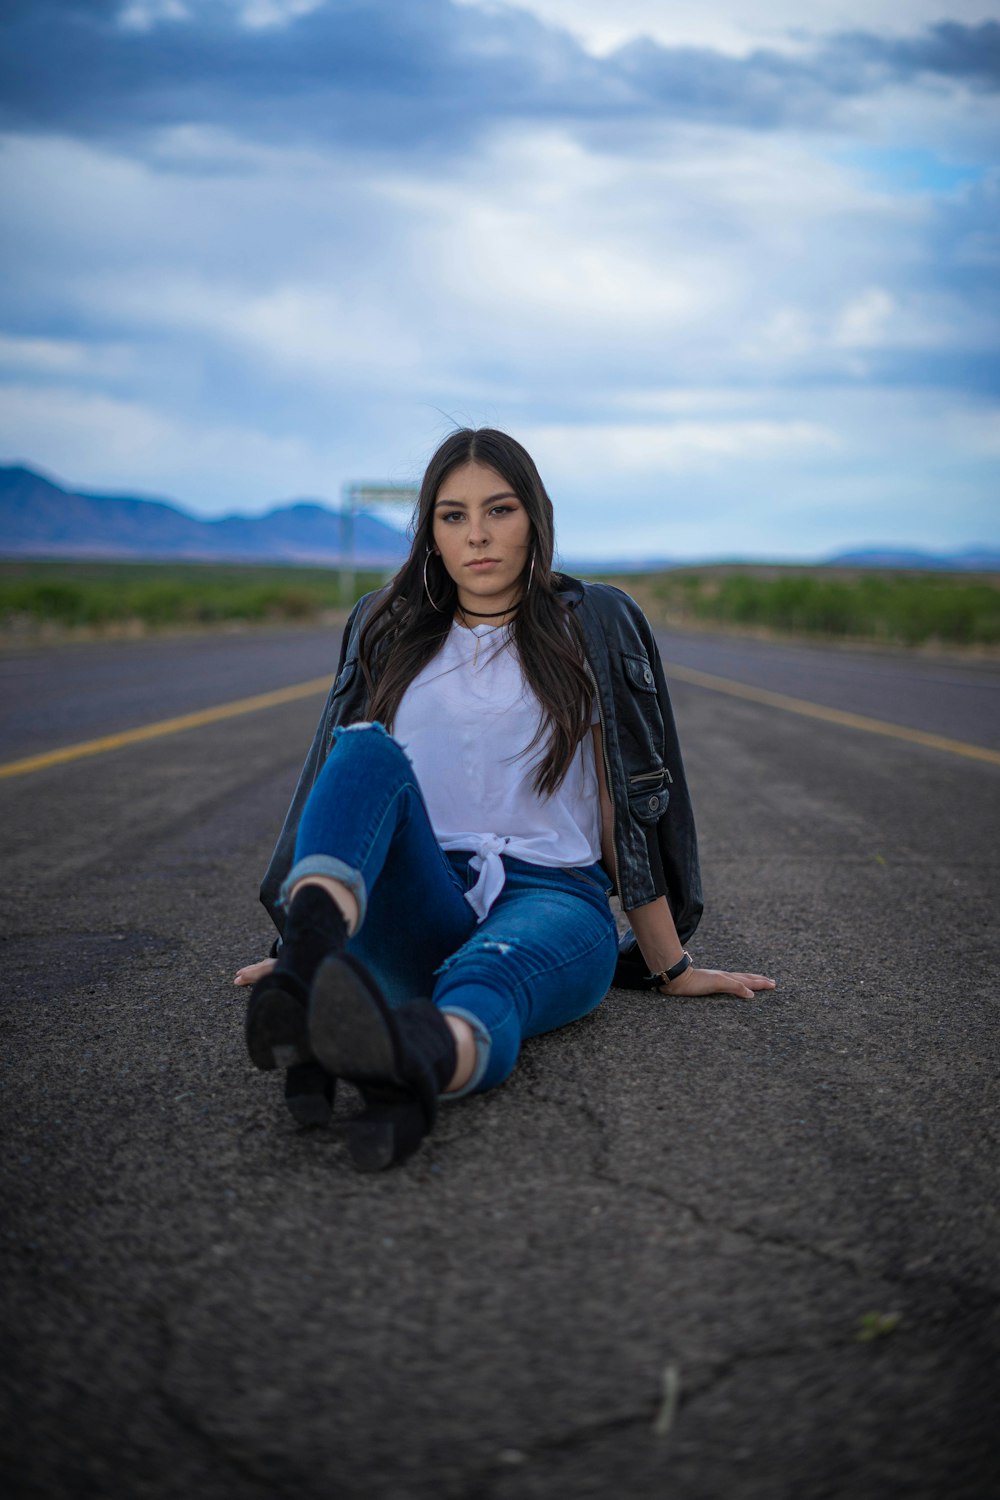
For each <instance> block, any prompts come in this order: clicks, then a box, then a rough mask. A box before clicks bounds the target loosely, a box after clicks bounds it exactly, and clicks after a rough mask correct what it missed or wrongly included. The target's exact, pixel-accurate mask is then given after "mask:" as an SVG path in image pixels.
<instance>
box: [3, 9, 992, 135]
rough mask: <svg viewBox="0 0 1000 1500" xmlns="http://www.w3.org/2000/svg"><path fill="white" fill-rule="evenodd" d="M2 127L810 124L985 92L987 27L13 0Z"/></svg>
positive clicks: (261, 131)
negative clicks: (614, 26) (630, 28)
mask: <svg viewBox="0 0 1000 1500" xmlns="http://www.w3.org/2000/svg"><path fill="white" fill-rule="evenodd" d="M0 59H2V61H0V99H2V101H3V103H2V106H0V126H2V127H4V128H6V129H8V130H15V131H36V132H37V131H53V130H54V131H60V132H64V133H69V134H75V135H78V136H81V137H91V138H106V139H116V140H119V141H121V142H129V143H130V144H131V145H132V146H133V147H134V148H138V147H139V146H142V145H145V144H146V143H148V140H149V138H150V135H151V133H155V132H157V131H160V130H163V129H165V128H168V127H171V126H176V125H184V124H197V125H201V126H224V127H226V128H228V129H236V130H238V131H239V132H240V133H241V134H244V135H246V136H248V137H250V138H253V139H257V140H269V141H272V142H279V141H283V142H295V141H297V142H309V141H312V142H339V143H341V144H346V143H350V144H351V145H352V146H354V147H355V148H364V149H368V150H376V151H378V150H389V149H392V150H394V151H400V150H402V151H406V152H407V153H408V154H414V153H419V152H420V151H426V150H428V149H430V148H431V147H433V148H434V149H435V150H436V151H438V152H442V153H447V152H449V151H455V150H466V149H468V147H469V145H470V143H471V142H472V141H473V140H474V139H476V137H477V136H480V135H481V134H482V133H483V132H484V131H486V130H488V129H489V128H490V127H491V126H493V125H496V124H500V123H502V122H504V121H508V122H509V121H514V120H521V121H529V120H530V121H534V122H538V123H541V122H545V121H552V120H555V119H559V120H561V121H562V122H563V123H564V124H566V125H569V123H570V122H575V123H576V124H577V125H578V126H579V127H580V128H583V127H584V126H589V127H590V128H594V127H595V126H596V125H597V124H603V126H604V127H605V128H608V129H610V128H614V127H615V126H616V125H620V124H621V123H622V122H632V123H633V124H640V123H643V122H646V123H648V122H650V121H656V120H671V119H673V120H699V121H705V122H711V123H716V124H719V123H726V124H730V125H735V124H739V125H742V126H747V127H750V128H754V129H760V128H775V127H777V126H779V125H781V124H787V123H797V124H799V125H809V126H810V127H812V128H817V127H819V126H820V125H822V124H823V123H824V122H826V121H828V120H829V119H831V118H832V117H834V116H835V114H836V112H837V110H838V109H839V108H840V107H841V105H842V104H843V103H844V101H846V100H850V99H853V98H856V97H864V96H868V95H872V94H878V93H879V92H880V91H882V90H884V89H886V88H887V87H889V86H891V85H894V84H896V83H898V82H899V81H900V80H905V79H909V80H932V81H934V82H935V84H937V85H941V84H946V83H949V82H950V83H952V84H955V85H959V84H960V85H964V86H967V87H974V88H976V89H978V90H981V91H987V90H989V91H994V90H996V88H997V86H998V84H1000V25H998V24H997V23H996V22H993V21H987V22H984V23H982V24H980V25H978V26H967V25H961V24H958V23H956V22H946V23H941V24H939V25H936V26H933V27H931V28H930V29H929V30H927V31H924V32H922V33H921V34H919V35H916V36H912V37H902V38H900V37H884V36H877V35H871V34H868V33H865V32H862V31H858V32H854V33H850V34H847V35H833V36H830V37H824V38H821V39H819V40H818V41H816V42H815V43H814V44H812V45H808V44H805V43H803V44H802V46H801V47H800V50H799V51H797V52H796V53H795V54H794V55H789V54H788V53H787V52H780V51H776V50H767V49H760V50H757V51H754V52H752V53H750V54H749V55H747V56H745V57H733V56H728V55H726V54H724V53H721V52H718V51H714V50H712V49H710V48H707V47H689V46H688V47H676V46H666V45H664V44H663V43H661V42H658V41H654V40H652V39H651V38H648V37H642V38H638V39H635V40H632V41H630V42H628V43H627V44H625V45H624V46H622V47H620V48H619V49H618V50H617V51H615V52H613V53H611V54H610V55H608V56H605V57H594V56H592V55H591V54H589V53H588V52H587V51H585V49H584V48H583V47H582V46H581V45H580V44H579V42H578V41H576V40H575V38H574V37H573V36H571V35H570V34H569V33H568V32H566V31H562V30H558V29H555V28H553V27H549V26H545V25H543V24H542V23H541V22H540V21H538V20H537V19H536V18H535V17H533V16H531V15H529V14H528V13H526V12H525V11H522V10H520V9H516V8H490V9H486V10H483V9H480V8H478V7H476V8H470V7H468V6H456V5H455V4H452V3H450V0H421V3H420V4H418V5H407V6H405V7H402V6H400V5H399V4H397V3H396V0H367V3H365V4H364V5H359V4H344V3H327V4H306V3H298V4H296V3H287V0H286V3H283V4H282V3H278V0H254V3H244V4H241V5H235V6H234V5H226V4H222V3H220V0H215V3H211V4H201V5H198V6H197V7H194V6H185V5H184V4H183V3H181V0H133V3H131V4H130V5H128V6H125V7H122V8H115V7H113V6H110V5H107V4H98V5H94V6H83V5H80V4H75V3H72V0H64V3H60V0H39V3H37V4H32V5H25V4H23V3H19V4H17V3H16V4H14V5H13V6H11V7H10V8H8V10H6V11H5V13H4V19H3V23H2V29H0Z"/></svg>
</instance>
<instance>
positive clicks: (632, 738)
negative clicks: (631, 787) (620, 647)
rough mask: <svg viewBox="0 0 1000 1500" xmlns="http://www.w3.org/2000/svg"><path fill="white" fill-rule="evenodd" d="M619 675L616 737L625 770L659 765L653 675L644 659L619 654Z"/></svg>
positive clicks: (660, 746) (659, 737)
mask: <svg viewBox="0 0 1000 1500" xmlns="http://www.w3.org/2000/svg"><path fill="white" fill-rule="evenodd" d="M621 663H622V673H621V677H620V679H619V687H618V692H617V701H618V705H619V712H618V737H619V742H620V744H621V748H622V754H623V758H624V761H625V766H626V769H627V770H628V772H629V774H630V776H631V775H632V774H634V773H633V772H632V767H635V768H636V769H639V768H645V767H647V766H657V765H662V763H663V741H664V734H663V713H662V711H661V709H660V696H659V693H658V692H657V690H656V674H655V672H654V671H653V667H652V664H651V662H650V661H649V659H648V657H646V656H640V655H638V654H637V653H634V652H628V651H623V652H622V653H621Z"/></svg>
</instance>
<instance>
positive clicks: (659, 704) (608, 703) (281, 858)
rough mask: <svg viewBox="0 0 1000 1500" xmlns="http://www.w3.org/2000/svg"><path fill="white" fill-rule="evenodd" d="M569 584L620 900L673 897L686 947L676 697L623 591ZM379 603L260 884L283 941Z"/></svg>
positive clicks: (355, 632) (347, 643)
mask: <svg viewBox="0 0 1000 1500" xmlns="http://www.w3.org/2000/svg"><path fill="white" fill-rule="evenodd" d="M560 583H561V587H560V595H561V597H562V599H563V600H564V602H565V603H566V604H567V605H568V606H569V607H570V608H571V609H572V610H574V611H575V614H576V618H577V620H578V621H579V623H580V626H581V627H582V630H583V637H584V641H585V645H586V655H587V662H588V665H589V667H590V672H591V676H592V677H593V679H594V685H595V688H596V697H597V704H598V708H599V711H600V717H601V725H602V728H603V733H604V754H605V762H606V770H607V779H608V786H609V788H610V790H611V795H612V798H613V800H614V807H615V855H616V858H617V864H618V898H619V900H620V901H621V904H622V906H623V907H624V908H625V910H626V911H628V910H630V909H631V908H632V907H633V906H644V905H645V904H646V903H647V902H649V901H654V900H655V899H656V897H657V896H666V897H667V900H668V901H669V903H670V909H671V911H672V912H673V917H674V921H675V923H676V925H677V931H678V933H679V935H680V938H681V941H682V942H684V943H686V942H687V941H688V940H689V938H690V937H691V935H692V933H693V932H694V930H695V928H696V927H697V925H698V920H699V918H700V916H701V911H702V899H701V876H700V872H699V868H698V847H697V843H696V839H695V829H694V816H693V813H692V810H691V799H690V797H689V795H688V788H687V779H686V778H685V775H684V766H683V763H682V761H681V752H680V746H679V745H678V742H677V730H676V728H675V726H674V715H673V710H672V708H671V706H670V695H669V693H668V692H667V684H666V680H665V679H664V676H663V666H662V664H661V662H660V653H659V651H658V650H657V647H656V642H655V640H654V639H653V633H652V630H651V629H650V626H649V622H648V620H647V619H646V617H645V615H644V614H643V612H642V610H641V609H640V608H639V606H638V605H637V604H636V602H635V600H634V599H630V598H629V596H628V594H626V593H623V592H622V590H621V589H616V588H613V587H612V586H611V585H610V584H605V583H581V582H579V581H578V580H577V579H575V578H567V577H566V576H565V575H561V577H560ZM375 597H376V596H375V595H374V594H366V595H365V597H364V598H363V599H360V600H359V601H358V603H357V604H356V605H355V606H354V609H353V610H352V611H351V615H350V618H349V619H348V621H347V626H346V629H345V631H344V642H343V646H342V648H341V652H340V662H339V665H338V667H337V676H336V678H335V680H334V684H333V687H332V688H331V690H330V696H329V698H328V699H327V701H326V707H325V708H324V710H323V714H322V716H321V718H320V721H319V725H318V727H317V729H316V735H315V738H314V739H313V743H312V747H311V748H310V751H309V754H308V755H307V756H306V761H305V765H304V766H303V767H302V772H301V775H300V776H299V781H298V785H297V786H296V788H295V793H294V796H293V797H292V802H291V806H290V807H289V809H288V813H287V815H286V817H285V822H284V826H283V827H282V830H281V833H280V835H279V838H278V842H277V845H276V847H275V850H274V853H273V855H272V856H271V862H270V864H269V865H268V867H267V871H266V873H265V875H264V879H263V882H262V884H261V889H260V899H261V900H262V901H263V903H264V905H265V907H266V908H267V910H268V912H269V913H270V915H271V917H272V919H273V920H274V923H275V925H276V926H277V927H278V929H279V931H280V930H281V928H282V926H283V923H284V913H283V912H282V911H281V910H280V909H279V907H278V905H277V897H278V892H279V890H280V888H281V884H282V881H283V880H284V878H285V876H286V875H287V874H288V871H289V869H290V868H291V865H292V854H293V850H294V847H295V834H296V830H297V828H298V823H299V817H300V815H301V812H302V808H303V807H304V805H305V801H306V798H307V797H308V795H309V792H310V790H311V789H312V785H313V782H314V781H315V780H316V777H317V775H318V774H319V770H320V767H321V766H322V764H323V762H324V760H325V759H326V756H327V754H328V752H329V750H330V746H331V744H332V742H333V738H334V735H335V732H336V730H337V729H338V728H339V727H341V726H342V725H345V724H354V723H357V722H358V721H359V720H363V719H364V718H365V717H366V712H367V704H368V699H367V693H366V690H365V683H364V676H363V674H362V672H361V670H360V666H359V663H358V637H359V634H360V630H361V624H362V621H363V619H364V617H365V614H366V611H367V606H368V605H369V604H370V602H371V601H372V600H373V599H374V598H375ZM630 946H634V945H630ZM635 965H636V974H635V976H634V977H633V978H632V979H631V982H632V983H633V984H636V983H637V982H638V980H639V978H640V977H641V976H640V973H639V970H642V969H643V966H642V964H641V962H640V961H639V959H638V955H635ZM622 978H623V979H624V975H623V976H622Z"/></svg>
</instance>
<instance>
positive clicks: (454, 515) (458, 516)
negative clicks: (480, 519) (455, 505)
mask: <svg viewBox="0 0 1000 1500" xmlns="http://www.w3.org/2000/svg"><path fill="white" fill-rule="evenodd" d="M441 519H442V521H464V520H465V511H464V510H446V511H445V512H444V515H443V516H442V517H441Z"/></svg>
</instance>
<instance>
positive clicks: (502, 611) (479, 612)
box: [458, 599, 521, 620]
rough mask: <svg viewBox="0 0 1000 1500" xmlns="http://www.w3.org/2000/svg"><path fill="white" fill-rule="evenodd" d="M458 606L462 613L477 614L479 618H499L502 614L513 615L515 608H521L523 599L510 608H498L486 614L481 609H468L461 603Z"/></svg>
mask: <svg viewBox="0 0 1000 1500" xmlns="http://www.w3.org/2000/svg"><path fill="white" fill-rule="evenodd" d="M458 608H459V612H460V613H461V614H463V615H475V617H476V619H477V620H499V618H500V616H501V615H512V614H513V613H514V611H515V609H520V608H521V601H520V599H519V600H518V601H517V603H516V604H512V605H511V606H510V608H509V609H496V610H494V611H493V613H492V614H491V615H487V614H484V613H483V611H482V610H481V609H466V608H465V606H464V605H462V604H460V605H459V606H458Z"/></svg>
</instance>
